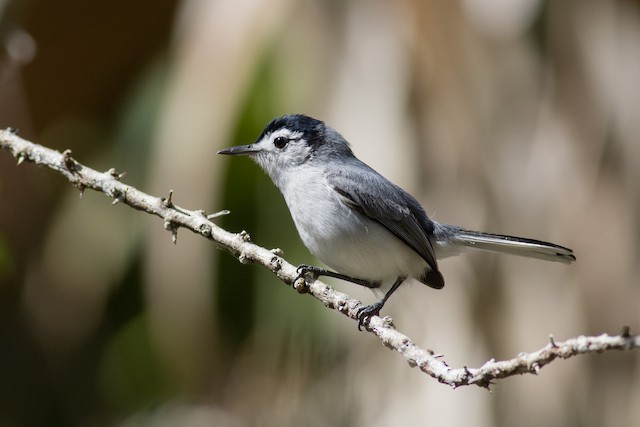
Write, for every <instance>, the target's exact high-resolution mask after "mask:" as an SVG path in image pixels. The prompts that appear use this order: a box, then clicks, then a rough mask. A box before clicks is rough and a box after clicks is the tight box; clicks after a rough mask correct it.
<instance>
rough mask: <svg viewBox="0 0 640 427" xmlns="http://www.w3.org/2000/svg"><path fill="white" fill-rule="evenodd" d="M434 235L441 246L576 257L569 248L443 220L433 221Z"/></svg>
mask: <svg viewBox="0 0 640 427" xmlns="http://www.w3.org/2000/svg"><path fill="white" fill-rule="evenodd" d="M435 235H436V239H437V241H438V243H442V244H444V245H445V246H450V245H452V246H465V247H469V248H475V249H480V250H485V251H492V252H502V253H507V254H512V255H519V256H524V257H529V258H538V259H542V260H545V261H556V262H562V263H565V264H570V263H572V262H573V261H575V260H576V257H575V255H574V254H573V251H572V250H571V249H569V248H565V247H564V246H560V245H556V244H554V243H549V242H543V241H541V240H534V239H528V238H525V237H516V236H507V235H504V234H493V233H484V232H481V231H472V230H465V229H464V228H461V227H456V226H451V225H446V224H437V225H436V229H435Z"/></svg>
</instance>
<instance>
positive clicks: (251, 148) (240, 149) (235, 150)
mask: <svg viewBox="0 0 640 427" xmlns="http://www.w3.org/2000/svg"><path fill="white" fill-rule="evenodd" d="M258 151H260V150H258V149H257V148H256V147H255V144H249V145H237V146H235V147H229V148H225V149H223V150H220V151H218V154H228V155H231V156H235V155H242V154H252V153H257V152H258Z"/></svg>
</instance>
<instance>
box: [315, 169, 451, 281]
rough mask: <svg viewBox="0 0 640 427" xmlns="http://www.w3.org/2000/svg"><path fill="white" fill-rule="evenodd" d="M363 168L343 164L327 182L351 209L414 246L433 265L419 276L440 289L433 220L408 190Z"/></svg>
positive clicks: (441, 279)
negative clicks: (432, 242) (431, 236)
mask: <svg viewBox="0 0 640 427" xmlns="http://www.w3.org/2000/svg"><path fill="white" fill-rule="evenodd" d="M361 165H362V166H363V168H350V167H347V168H343V169H339V170H338V171H337V172H333V173H330V174H327V176H326V179H327V183H328V184H329V186H331V188H333V190H335V191H336V193H338V194H339V196H340V198H341V199H342V201H343V202H344V203H345V205H347V206H348V207H350V208H351V209H353V210H355V211H357V212H359V213H360V214H362V215H365V216H366V217H368V218H369V219H371V220H373V221H376V222H378V223H379V224H380V225H382V226H383V227H385V228H386V229H387V230H389V231H390V232H391V233H392V234H393V235H394V236H396V237H397V238H398V239H400V240H402V241H403V242H404V243H405V244H406V245H407V246H409V247H410V248H411V249H413V250H414V251H415V252H416V253H417V254H418V255H420V257H421V258H422V259H424V260H425V261H426V262H427V264H428V265H429V267H430V271H428V272H425V274H424V276H423V277H421V278H420V281H422V282H423V283H425V284H427V285H429V286H431V287H433V288H436V289H440V288H442V287H443V286H444V278H443V277H442V274H441V273H440V271H439V270H438V264H437V262H436V257H435V253H434V250H433V245H432V244H431V241H430V240H429V237H428V236H429V235H432V234H433V223H432V222H431V221H430V220H429V218H428V217H427V214H426V213H425V212H424V209H422V206H420V204H419V203H418V202H417V201H416V199H414V198H413V197H412V196H411V195H410V194H409V193H407V192H406V191H404V190H403V189H402V188H400V187H398V186H397V185H395V184H393V183H392V182H390V181H389V180H387V179H386V178H385V177H383V176H382V175H380V174H379V173H377V172H376V171H374V170H373V169H371V168H370V167H369V166H367V165H366V164H364V163H361Z"/></svg>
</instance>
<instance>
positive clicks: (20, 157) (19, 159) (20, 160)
mask: <svg viewBox="0 0 640 427" xmlns="http://www.w3.org/2000/svg"><path fill="white" fill-rule="evenodd" d="M26 158H27V156H26V155H25V154H24V153H20V154H18V166H20V165H21V164H22V162H24V160H25V159H26Z"/></svg>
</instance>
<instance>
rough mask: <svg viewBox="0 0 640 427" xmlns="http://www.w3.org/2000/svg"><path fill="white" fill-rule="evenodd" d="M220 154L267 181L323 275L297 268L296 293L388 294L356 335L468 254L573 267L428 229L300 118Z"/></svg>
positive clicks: (337, 137) (529, 247) (420, 211)
mask: <svg viewBox="0 0 640 427" xmlns="http://www.w3.org/2000/svg"><path fill="white" fill-rule="evenodd" d="M218 154H222V155H244V156H248V157H250V158H251V159H252V160H254V161H255V162H256V163H257V164H258V165H259V166H260V167H261V168H262V169H263V170H264V172H266V174H267V175H268V176H269V178H271V180H272V181H273V184H274V185H275V186H276V187H277V188H278V189H279V190H280V192H281V193H282V195H283V197H284V200H285V202H286V204H287V207H288V208H289V212H290V213H291V217H292V219H293V222H294V224H295V226H296V229H297V231H298V234H299V235H300V238H301V240H302V242H303V243H304V245H305V246H306V247H307V249H308V250H309V251H310V252H311V254H313V255H314V256H315V257H316V258H317V259H318V260H320V261H321V262H322V263H324V264H325V265H326V266H328V267H329V268H330V269H326V268H323V267H317V266H312V265H306V264H302V265H300V266H299V267H298V268H297V270H296V271H297V276H296V278H295V280H294V281H293V283H295V281H296V280H298V279H299V278H304V279H305V280H306V279H308V278H311V279H312V280H315V279H317V278H318V277H320V276H327V277H334V278H338V279H342V280H345V281H348V282H351V283H354V284H356V285H360V286H364V287H367V288H370V289H374V290H375V289H381V290H386V291H385V292H384V295H383V296H382V298H381V299H379V300H377V301H376V302H375V303H373V304H370V305H362V306H361V307H360V308H359V309H358V310H357V312H356V316H355V317H356V319H357V321H358V329H361V328H362V327H363V326H365V327H366V326H368V324H369V322H370V319H371V318H372V317H373V316H375V315H379V314H380V311H381V309H382V308H383V306H384V305H385V303H386V302H387V300H388V299H389V297H390V296H391V295H392V294H393V293H394V292H395V291H396V290H397V289H398V288H399V287H400V286H401V285H402V284H403V283H405V282H406V281H407V280H408V279H414V280H417V281H418V282H420V283H423V284H425V285H427V286H429V287H431V288H434V289H442V288H443V287H444V284H445V280H444V277H443V275H442V273H441V271H440V269H439V268H438V262H437V260H438V259H441V258H445V257H448V256H451V255H457V254H459V253H460V252H462V250H463V249H465V248H473V249H480V250H485V251H493V252H502V253H508V254H514V255H520V256H525V257H531V258H538V259H542V260H546V261H556V262H561V263H565V264H570V263H572V262H573V261H575V260H576V257H575V255H574V254H573V251H572V250H571V249H569V248H566V247H564V246H560V245H557V244H554V243H549V242H544V241H541V240H535V239H529V238H524V237H516V236H509V235H503V234H493V233H486V232H481V231H473V230H467V229H465V228H463V227H460V226H455V225H448V224H444V223H440V222H437V221H435V220H434V219H432V218H430V217H429V216H428V215H427V213H426V212H425V209H424V208H423V207H422V206H421V205H420V203H419V202H418V201H417V200H416V199H415V198H414V197H413V196H411V195H410V194H409V193H408V192H406V191H405V190H403V189H402V188H400V187H399V186H397V185H396V184H394V183H392V182H391V181H389V180H388V179H387V178H385V177H384V176H382V175H381V174H380V173H378V172H377V171H375V170H374V169H373V168H371V167H370V166H369V165H367V164H366V163H364V162H363V161H361V160H360V159H358V158H357V157H356V156H355V154H354V153H353V151H352V149H351V147H350V144H349V142H348V141H347V140H346V139H345V138H344V137H343V136H342V135H341V134H340V133H338V132H337V131H336V130H335V129H333V128H332V127H330V126H328V125H326V124H325V123H324V122H323V121H321V120H318V119H315V118H313V117H310V116H307V115H304V114H288V115H284V116H280V117H276V118H274V119H273V120H271V121H270V122H269V123H268V124H267V126H266V127H265V128H264V129H263V131H262V133H261V134H260V135H259V137H258V138H257V140H256V141H255V142H254V143H252V144H249V145H240V146H234V147H230V148H225V149H223V150H220V151H218Z"/></svg>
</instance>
